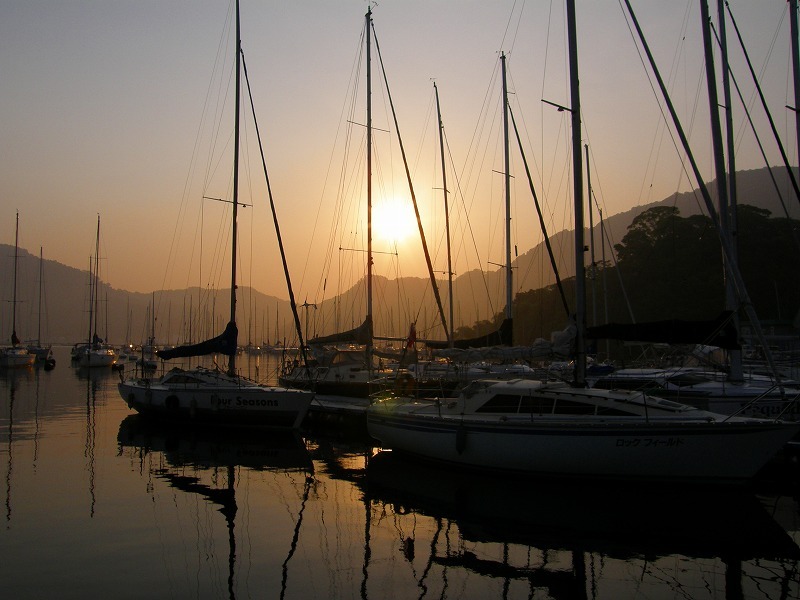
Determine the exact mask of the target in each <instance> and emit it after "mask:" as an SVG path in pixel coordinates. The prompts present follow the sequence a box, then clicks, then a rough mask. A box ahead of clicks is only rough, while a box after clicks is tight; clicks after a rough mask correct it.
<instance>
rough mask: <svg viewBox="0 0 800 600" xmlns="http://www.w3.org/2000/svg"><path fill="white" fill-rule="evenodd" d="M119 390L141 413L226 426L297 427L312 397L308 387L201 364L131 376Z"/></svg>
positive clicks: (133, 407)
mask: <svg viewBox="0 0 800 600" xmlns="http://www.w3.org/2000/svg"><path fill="white" fill-rule="evenodd" d="M119 391H120V394H121V395H122V397H123V398H124V399H125V400H126V401H127V403H128V406H129V407H130V408H132V409H133V410H135V411H137V412H138V413H139V414H141V415H143V416H145V417H155V418H157V419H160V420H164V421H175V422H181V423H192V424H197V425H201V424H206V425H217V426H228V427H248V428H249V427H253V428H276V429H298V428H299V427H300V425H301V424H302V422H303V419H304V417H305V415H306V412H307V410H308V405H309V403H310V402H311V394H310V393H309V392H305V391H302V390H290V389H286V388H281V387H272V386H264V385H260V384H258V383H256V382H254V381H250V380H249V379H246V378H244V377H240V376H238V375H230V374H228V373H225V372H223V371H220V370H216V369H207V368H203V367H196V368H194V369H189V370H184V369H180V368H177V367H176V368H173V369H172V370H170V371H168V372H167V373H166V374H164V376H163V377H161V378H159V379H157V380H153V379H149V378H141V379H129V380H127V381H124V382H122V383H120V384H119Z"/></svg>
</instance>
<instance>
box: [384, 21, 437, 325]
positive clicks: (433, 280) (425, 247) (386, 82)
mask: <svg viewBox="0 0 800 600" xmlns="http://www.w3.org/2000/svg"><path fill="white" fill-rule="evenodd" d="M372 30H373V35H374V38H375V50H377V52H378V61H379V63H380V65H381V71H382V72H383V81H384V85H385V86H386V94H387V97H388V100H389V104H390V106H391V109H392V117H393V119H394V128H395V131H396V132H397V140H398V143H399V144H400V153H401V154H402V156H403V165H404V166H405V171H406V178H407V179H408V187H409V190H410V192H411V200H412V201H413V203H414V213H415V214H416V217H417V225H418V226H419V234H420V238H421V241H422V249H423V252H424V253H425V262H426V263H427V266H428V274H429V275H430V278H431V285H432V286H433V293H434V295H435V296H436V305H437V306H438V308H439V315H440V317H441V319H442V325H443V326H444V330H445V333H446V334H447V337H448V339H449V338H450V329H449V328H448V327H447V318H446V317H445V314H444V307H443V306H442V299H441V297H440V295H439V286H438V285H437V284H436V277H435V275H434V273H433V265H432V264H431V257H430V253H429V252H428V244H427V242H426V241H425V233H424V231H423V229H422V220H421V218H420V214H419V207H418V206H417V198H416V195H415V194H414V186H413V183H412V181H411V174H410V173H409V170H408V162H407V161H406V153H405V149H404V147H403V141H402V138H401V137H400V126H399V124H398V122H397V113H396V112H395V108H394V102H393V101H392V95H391V92H390V91H389V80H388V79H387V77H386V68H385V66H384V64H383V55H382V54H381V49H380V45H379V44H378V36H377V34H375V28H374V26H373V28H372Z"/></svg>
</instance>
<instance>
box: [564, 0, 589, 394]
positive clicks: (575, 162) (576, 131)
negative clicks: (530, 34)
mask: <svg viewBox="0 0 800 600" xmlns="http://www.w3.org/2000/svg"><path fill="white" fill-rule="evenodd" d="M567 37H568V38H569V80H570V96H571V98H570V103H571V108H570V112H571V114H572V178H573V192H572V193H573V195H574V203H575V326H576V332H575V379H574V385H575V386H576V387H584V386H585V385H586V340H585V333H586V280H585V277H586V272H585V267H584V264H583V252H584V241H583V160H582V158H581V96H580V90H579V87H578V40H577V25H576V20H575V0H567Z"/></svg>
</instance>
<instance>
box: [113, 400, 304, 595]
mask: <svg viewBox="0 0 800 600" xmlns="http://www.w3.org/2000/svg"><path fill="white" fill-rule="evenodd" d="M117 440H118V443H119V446H120V454H123V453H125V452H126V451H128V452H132V453H133V454H132V456H135V457H136V459H137V460H138V461H139V463H140V468H141V470H142V471H145V469H146V468H147V469H148V471H149V476H152V477H155V479H156V480H160V481H162V482H164V483H166V484H167V485H168V486H169V487H170V488H173V489H175V490H179V491H181V492H184V493H186V494H189V495H194V496H197V497H200V498H202V499H203V500H205V501H206V502H208V503H210V504H212V505H214V506H216V507H218V508H217V510H218V511H219V513H221V514H222V516H223V517H224V521H225V526H226V529H227V540H228V555H227V565H228V573H227V579H226V582H227V586H226V588H227V595H228V597H230V598H235V597H236V585H235V582H236V569H237V560H239V561H240V560H241V559H242V556H237V550H236V517H237V513H238V511H239V506H238V504H237V501H236V493H237V487H240V486H241V485H242V480H243V479H244V480H245V481H246V480H247V475H242V469H244V470H246V471H254V472H269V473H271V474H273V475H278V474H287V473H300V474H302V475H303V476H304V483H303V490H302V493H301V496H300V501H299V506H298V507H296V508H297V513H296V518H295V525H294V532H293V535H292V538H291V541H290V543H289V550H288V553H287V555H286V558H285V560H284V561H283V564H282V567H281V571H282V580H281V598H283V597H284V594H285V592H286V588H287V580H288V573H289V568H288V567H289V563H290V561H291V560H292V557H293V556H294V554H295V551H296V549H297V542H298V539H299V534H300V529H301V527H302V522H303V512H304V509H305V505H306V503H307V501H308V496H309V492H310V489H311V486H312V483H313V472H314V470H313V464H312V462H311V459H310V457H309V455H308V452H307V451H306V448H305V445H304V444H303V442H302V440H301V439H300V437H299V436H297V435H295V434H291V433H278V434H275V433H271V434H269V435H264V434H263V433H260V432H247V431H233V430H231V431H222V432H219V431H210V430H203V429H181V428H176V427H174V426H165V425H161V424H156V423H152V422H148V421H146V420H144V419H142V418H140V417H139V416H138V415H132V416H129V417H127V418H125V419H124V420H123V421H122V423H121V425H120V429H119V435H118V437H117ZM152 453H158V454H159V455H160V457H159V458H163V459H164V460H163V461H162V460H158V461H157V462H156V463H148V464H147V467H146V466H145V462H146V459H147V458H148V457H150V456H151V455H152ZM237 472H238V473H239V481H238V482H237ZM221 482H222V483H221ZM148 489H149V490H150V492H151V493H153V490H154V484H153V482H152V480H150V481H149V483H148ZM286 508H287V510H289V511H291V510H292V509H293V508H295V507H292V506H288V505H287V507H286ZM251 567H252V565H245V568H247V569H250V568H251Z"/></svg>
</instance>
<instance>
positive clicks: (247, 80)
mask: <svg viewBox="0 0 800 600" xmlns="http://www.w3.org/2000/svg"><path fill="white" fill-rule="evenodd" d="M240 54H241V56H242V69H243V71H244V79H245V83H246V84H247V95H248V96H249V98H250V110H251V111H252V114H253V124H254V126H255V130H256V138H257V139H258V149H259V151H260V153H261V166H262V167H263V169H264V179H265V180H266V184H267V195H268V196H269V206H270V209H271V210H272V221H273V223H274V225H275V235H276V236H277V238H278V248H279V249H280V253H281V262H282V263H283V273H284V276H285V277H286V287H287V289H288V292H289V304H290V305H291V307H292V314H293V315H294V322H295V327H296V329H297V336H298V339H299V341H300V344H299V346H300V353H301V355H302V358H303V364H304V365H305V367H306V374H307V375H308V378H309V380H311V379H312V377H311V372H310V371H309V370H308V360H307V357H306V351H305V343H304V342H303V333H302V330H301V326H300V316H299V315H298V313H297V303H296V302H295V298H294V290H293V289H292V281H291V278H290V276H289V266H288V264H287V262H286V251H285V250H284V247H283V238H282V237H281V230H280V226H279V224H278V213H277V212H276V210H275V201H274V199H273V196H272V186H271V185H270V181H269V175H268V173H267V162H266V159H265V158H264V147H263V145H262V143H261V133H260V131H259V128H258V121H257V119H256V108H255V104H254V103H253V94H252V91H251V89H250V78H249V77H248V75H247V64H246V63H245V60H244V52H243V51H241V50H240Z"/></svg>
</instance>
